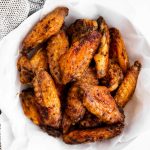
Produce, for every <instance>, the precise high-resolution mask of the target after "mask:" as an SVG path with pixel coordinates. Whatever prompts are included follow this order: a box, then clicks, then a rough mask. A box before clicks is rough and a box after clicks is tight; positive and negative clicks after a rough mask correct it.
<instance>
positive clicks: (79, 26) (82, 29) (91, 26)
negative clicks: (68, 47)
mask: <svg viewBox="0 0 150 150" xmlns="http://www.w3.org/2000/svg"><path fill="white" fill-rule="evenodd" d="M97 28H98V24H97V22H96V21H95V20H90V19H77V20H76V21H75V22H74V23H73V24H71V25H70V26H69V28H68V29H67V33H68V35H69V36H70V37H71V40H72V43H74V42H76V41H78V40H80V39H81V38H82V37H83V36H85V35H86V34H88V33H89V32H91V31H95V30H97Z"/></svg>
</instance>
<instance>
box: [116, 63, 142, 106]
mask: <svg viewBox="0 0 150 150" xmlns="http://www.w3.org/2000/svg"><path fill="white" fill-rule="evenodd" d="M140 68H141V64H140V62H138V61H135V63H134V65H133V66H132V67H131V68H130V69H129V70H128V71H127V74H126V76H125V78H124V80H123V82H122V83H121V85H120V87H119V89H118V90H117V93H116V95H115V97H114V99H115V101H116V103H117V104H118V106H120V107H124V106H125V105H126V103H127V102H128V101H129V99H130V97H131V96H132V95H133V93H134V90H135V88H136V83H137V79H138V75H139V72H140Z"/></svg>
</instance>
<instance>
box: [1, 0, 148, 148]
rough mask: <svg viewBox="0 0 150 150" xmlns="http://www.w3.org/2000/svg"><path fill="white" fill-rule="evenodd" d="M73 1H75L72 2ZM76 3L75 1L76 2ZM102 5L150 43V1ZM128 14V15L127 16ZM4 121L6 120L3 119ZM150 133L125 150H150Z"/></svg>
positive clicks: (114, 1)
mask: <svg viewBox="0 0 150 150" xmlns="http://www.w3.org/2000/svg"><path fill="white" fill-rule="evenodd" d="M72 1H73V0H72ZM74 1H75V0H74ZM100 1H101V2H102V5H104V6H106V5H107V6H108V7H111V9H112V8H113V9H114V10H115V11H118V12H121V13H122V14H124V15H126V16H128V17H129V18H130V19H132V20H134V22H136V24H135V25H136V26H137V27H138V28H139V29H140V31H141V32H142V34H143V35H144V36H145V38H146V39H147V40H148V42H149V43H150V1H149V0H100ZM127 14H128V15H127ZM3 117H4V116H3ZM3 119H4V118H3ZM3 121H4V122H5V129H6V136H8V137H10V138H6V139H7V141H6V143H9V140H11V138H13V137H12V135H11V133H10V132H9V126H8V125H7V119H6V118H5V119H4V120H3ZM149 141H150V133H146V134H143V135H141V136H140V137H138V138H136V139H134V140H133V141H132V142H130V143H129V145H128V147H126V148H124V150H141V149H143V150H150V142H149ZM3 150H5V149H3Z"/></svg>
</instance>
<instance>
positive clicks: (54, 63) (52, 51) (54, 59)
mask: <svg viewBox="0 0 150 150" xmlns="http://www.w3.org/2000/svg"><path fill="white" fill-rule="evenodd" d="M68 47H69V42H68V38H67V36H66V34H65V32H64V31H63V30H61V31H60V32H58V33H57V34H56V35H54V36H52V37H51V38H50V39H49V41H48V45H47V55H48V62H49V68H50V72H51V75H52V76H53V78H54V79H55V82H56V83H59V84H61V76H60V69H59V64H58V60H59V58H60V56H61V55H63V54H64V53H65V52H66V51H67V49H68Z"/></svg>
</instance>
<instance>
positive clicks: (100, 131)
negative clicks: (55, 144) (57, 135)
mask: <svg viewBox="0 0 150 150" xmlns="http://www.w3.org/2000/svg"><path fill="white" fill-rule="evenodd" d="M123 128H124V125H123V124H115V125H109V126H106V127H99V128H94V129H85V130H74V131H71V132H70V133H68V134H65V135H64V136H63V141H64V142H65V143H67V144H81V143H87V142H95V141H102V140H106V139H110V138H113V137H115V136H117V135H119V134H120V133H121V132H122V130H123Z"/></svg>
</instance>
